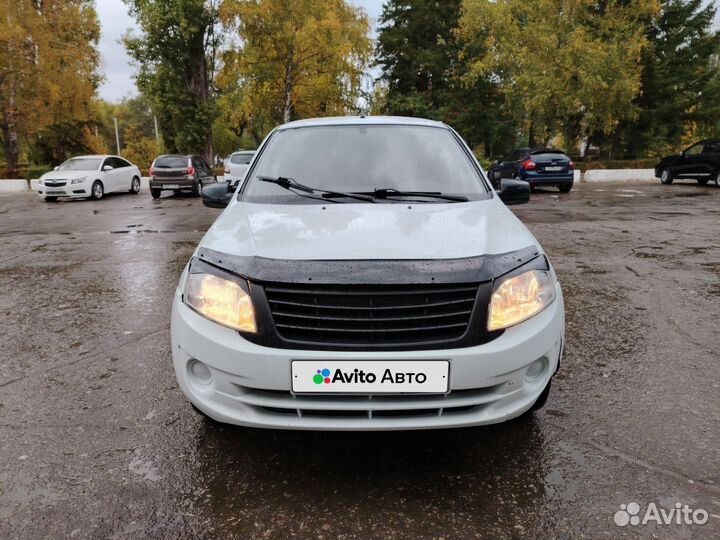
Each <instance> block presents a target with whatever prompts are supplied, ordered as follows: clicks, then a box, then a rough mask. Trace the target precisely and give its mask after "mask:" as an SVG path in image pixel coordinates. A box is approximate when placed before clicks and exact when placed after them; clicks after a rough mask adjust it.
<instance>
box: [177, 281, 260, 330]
mask: <svg viewBox="0 0 720 540" xmlns="http://www.w3.org/2000/svg"><path fill="white" fill-rule="evenodd" d="M184 300H185V303H186V304H187V305H188V306H190V307H191V308H193V309H194V310H195V311H197V312H198V313H199V314H200V315H202V316H203V317H205V318H207V319H210V320H211V321H214V322H216V323H218V324H222V325H223V326H227V327H229V328H232V329H234V330H239V331H241V332H248V333H252V334H254V333H255V332H257V325H256V324H255V309H254V308H253V304H252V300H251V298H250V295H249V294H248V293H247V292H246V291H245V290H244V289H243V288H242V287H241V286H240V284H239V283H237V282H236V281H231V280H229V279H225V278H223V277H220V276H218V275H215V274H213V273H204V272H197V273H190V274H188V276H187V282H186V284H185V295H184Z"/></svg>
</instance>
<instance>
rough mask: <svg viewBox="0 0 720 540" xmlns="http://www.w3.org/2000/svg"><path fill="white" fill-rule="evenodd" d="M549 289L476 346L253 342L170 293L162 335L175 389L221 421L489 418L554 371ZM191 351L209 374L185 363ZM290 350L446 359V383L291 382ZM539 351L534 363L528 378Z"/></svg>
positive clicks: (294, 424)
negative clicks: (541, 303) (413, 386)
mask: <svg viewBox="0 0 720 540" xmlns="http://www.w3.org/2000/svg"><path fill="white" fill-rule="evenodd" d="M557 292H558V295H557V299H556V300H555V301H554V302H553V303H552V304H551V305H550V306H548V308H546V309H545V310H544V311H543V312H541V313H540V314H538V315H537V316H535V317H533V318H532V319H530V320H528V321H525V322H524V323H521V324H519V325H517V326H515V327H512V328H509V329H507V330H506V331H505V332H504V333H503V334H502V335H501V336H500V337H498V338H497V339H495V340H493V341H491V342H490V343H486V344H483V345H480V346H476V347H468V348H463V349H452V350H431V351H402V352H334V351H308V350H287V349H273V348H268V347H263V346H259V345H255V344H253V343H251V342H249V341H247V340H246V339H244V338H243V337H242V336H241V335H240V334H239V333H238V332H235V331H234V330H231V329H229V328H225V327H223V326H220V325H218V324H215V323H213V322H211V321H209V320H207V319H205V318H204V317H202V316H200V315H198V314H197V313H196V312H195V311H193V310H191V309H190V308H188V307H187V306H186V305H185V304H184V303H183V302H182V296H181V292H180V291H179V290H178V291H177V292H176V294H175V299H174V304H173V312H172V324H171V343H172V356H173V365H174V369H175V374H176V376H177V380H178V383H179V385H180V388H181V389H182V391H183V393H184V394H185V395H186V396H187V398H188V399H189V400H190V401H191V402H192V403H193V404H194V405H195V406H196V407H197V408H198V409H200V410H201V411H203V412H204V413H205V414H207V415H208V416H209V417H211V418H213V419H214V420H217V421H220V422H226V423H230V424H237V425H241V426H249V427H261V428H275V429H308V430H358V431H364V430H367V431H371V430H405V429H434V428H451V427H466V426H477V425H484V424H494V423H498V422H503V421H506V420H509V419H511V418H514V417H517V416H519V415H521V414H522V413H524V412H525V411H527V410H528V409H529V408H530V407H531V406H532V405H533V404H534V403H535V401H536V400H537V398H538V397H539V396H540V394H541V393H542V391H543V390H544V389H545V387H546V386H547V384H548V383H549V381H550V379H551V377H552V376H553V374H554V373H555V372H556V371H557V368H558V365H559V362H560V357H561V354H562V348H563V339H564V332H565V330H564V328H565V319H564V307H563V298H562V292H561V290H560V286H559V285H558V286H557ZM194 360H199V361H201V362H202V363H204V364H205V365H206V366H207V367H208V368H209V370H210V374H211V379H210V381H208V380H207V379H206V380H200V379H198V378H197V377H196V376H194V375H193V374H191V373H190V365H191V363H192V362H193V361H194ZM292 360H316V361H318V362H320V363H323V365H325V364H328V363H331V362H332V361H333V360H334V361H341V360H346V361H347V360H355V361H357V360H371V361H378V362H382V361H384V360H385V361H387V360H393V361H407V362H409V363H412V362H413V361H418V360H448V361H449V362H450V385H449V386H450V392H449V393H447V394H442V395H429V394H414V395H372V396H371V395H360V396H357V395H355V396H349V395H337V394H335V395H327V394H325V395H322V394H312V395H309V394H300V395H298V394H293V393H292V392H291V380H290V363H291V361H292ZM537 360H540V361H541V362H542V364H543V370H542V371H541V373H540V374H538V375H536V376H534V377H532V378H529V377H528V376H527V372H528V368H529V367H530V366H531V364H533V363H534V362H535V361H537Z"/></svg>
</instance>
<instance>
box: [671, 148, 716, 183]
mask: <svg viewBox="0 0 720 540" xmlns="http://www.w3.org/2000/svg"><path fill="white" fill-rule="evenodd" d="M704 149H705V143H697V144H694V145H693V146H691V147H690V148H688V149H687V150H685V151H684V152H683V153H682V155H681V158H680V161H679V162H678V164H677V166H676V167H675V168H674V169H675V170H674V171H673V172H674V173H675V177H676V178H704V177H706V176H707V174H709V173H708V172H707V171H706V167H705V166H704V165H703V162H704V161H705V159H704V157H703V150H704Z"/></svg>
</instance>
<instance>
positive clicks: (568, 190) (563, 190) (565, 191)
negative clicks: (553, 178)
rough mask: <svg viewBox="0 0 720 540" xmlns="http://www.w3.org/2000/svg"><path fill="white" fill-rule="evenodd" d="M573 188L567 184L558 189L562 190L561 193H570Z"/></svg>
mask: <svg viewBox="0 0 720 540" xmlns="http://www.w3.org/2000/svg"><path fill="white" fill-rule="evenodd" d="M572 188H573V185H572V184H565V185H562V186H558V189H559V190H560V193H570V190H571V189H572Z"/></svg>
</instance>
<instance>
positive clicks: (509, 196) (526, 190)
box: [498, 178, 530, 206]
mask: <svg viewBox="0 0 720 540" xmlns="http://www.w3.org/2000/svg"><path fill="white" fill-rule="evenodd" d="M498 195H499V196H500V200H501V201H502V202H504V203H505V204H507V205H508V206H510V205H513V204H525V203H526V202H529V201H530V184H528V183H527V182H524V181H523V180H511V179H509V178H503V179H502V180H500V191H499V192H498Z"/></svg>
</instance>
